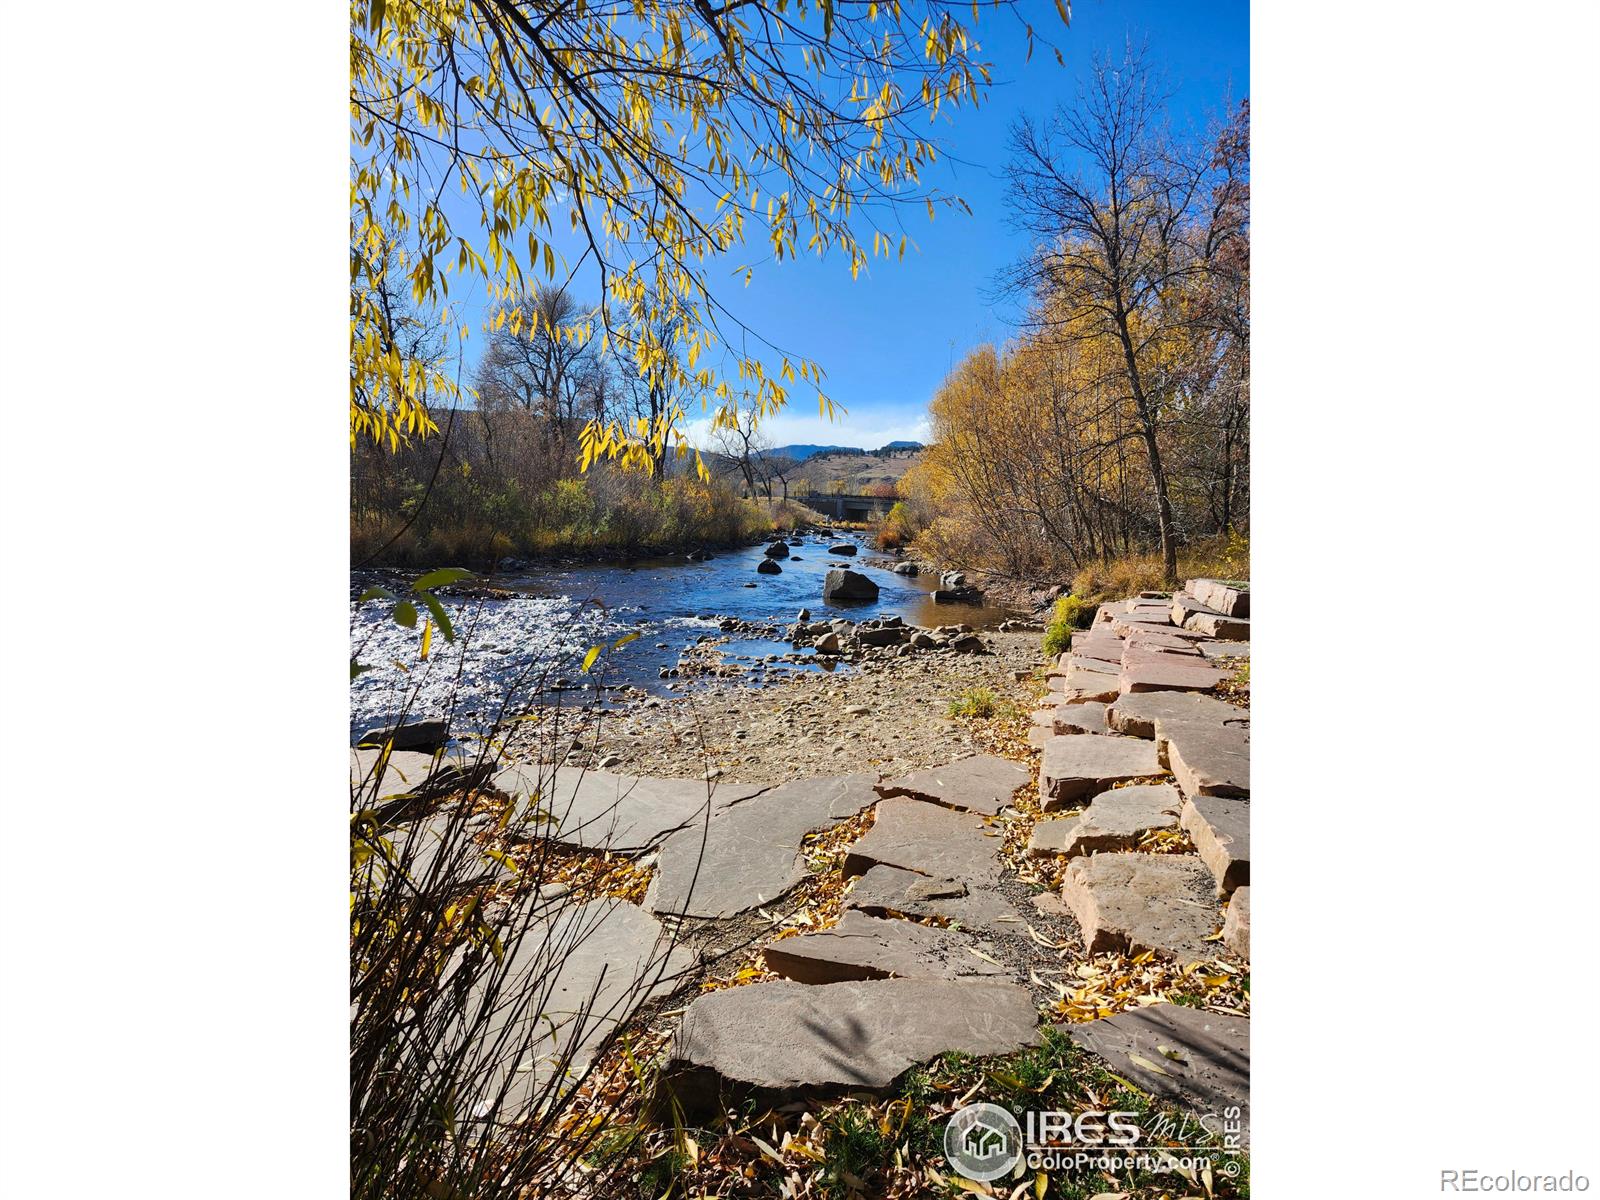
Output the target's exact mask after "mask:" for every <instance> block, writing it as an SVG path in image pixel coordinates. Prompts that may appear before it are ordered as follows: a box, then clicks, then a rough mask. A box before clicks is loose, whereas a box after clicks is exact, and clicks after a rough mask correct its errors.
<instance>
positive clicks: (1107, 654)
mask: <svg viewBox="0 0 1600 1200" xmlns="http://www.w3.org/2000/svg"><path fill="white" fill-rule="evenodd" d="M1122 647H1123V641H1122V639H1121V638H1119V637H1116V636H1115V635H1113V634H1109V633H1106V634H1100V633H1096V634H1094V635H1092V636H1090V637H1087V638H1084V639H1083V640H1082V641H1079V640H1077V639H1076V638H1074V639H1073V642H1072V653H1071V654H1063V655H1062V656H1061V658H1060V660H1059V661H1060V663H1061V666H1062V668H1063V669H1065V668H1066V666H1067V664H1068V661H1069V660H1071V659H1074V658H1077V659H1085V658H1086V659H1090V660H1091V661H1095V662H1104V663H1105V664H1106V666H1107V667H1109V668H1113V669H1114V668H1115V667H1117V666H1119V665H1121V663H1122Z"/></svg>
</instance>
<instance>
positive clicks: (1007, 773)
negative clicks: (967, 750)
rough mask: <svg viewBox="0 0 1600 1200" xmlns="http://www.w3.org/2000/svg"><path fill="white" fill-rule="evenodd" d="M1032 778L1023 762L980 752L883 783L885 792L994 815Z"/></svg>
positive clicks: (946, 806) (947, 806) (879, 788)
mask: <svg viewBox="0 0 1600 1200" xmlns="http://www.w3.org/2000/svg"><path fill="white" fill-rule="evenodd" d="M1031 778H1032V773H1031V772H1030V771H1029V770H1028V769H1027V768H1026V767H1023V766H1022V765H1020V764H1019V763H1014V762H1012V761H1010V760H1009V759H1005V758H997V757H996V756H994V755H992V754H979V755H977V756H975V757H973V758H962V759H957V760H956V761H955V762H953V763H949V764H947V765H945V766H942V767H927V768H924V769H923V770H920V771H913V772H911V774H909V775H902V776H901V777H900V778H899V779H893V780H890V781H889V782H888V783H880V784H879V785H878V792H879V794H880V795H882V796H886V797H887V796H911V797H914V798H915V799H918V800H926V801H928V802H929V803H930V804H941V805H943V806H944V807H945V808H955V809H961V810H963V811H965V812H979V813H987V814H988V815H990V816H993V815H994V814H995V813H997V812H999V811H1000V810H1001V809H1002V808H1004V807H1005V806H1006V805H1008V804H1010V803H1011V797H1012V795H1013V793H1015V792H1016V790H1017V789H1018V788H1019V787H1022V786H1023V785H1024V784H1026V783H1027V782H1028V781H1029V780H1030V779H1031Z"/></svg>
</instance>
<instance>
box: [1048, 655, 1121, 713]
mask: <svg viewBox="0 0 1600 1200" xmlns="http://www.w3.org/2000/svg"><path fill="white" fill-rule="evenodd" d="M1107 665H1109V664H1107ZM1121 688H1122V681H1121V678H1120V677H1119V676H1117V675H1111V674H1107V673H1106V672H1104V671H1086V670H1084V669H1083V668H1082V667H1073V668H1071V669H1070V670H1069V671H1068V672H1067V675H1066V678H1065V679H1064V680H1062V682H1061V687H1060V689H1059V690H1060V692H1061V694H1062V695H1063V696H1065V697H1066V699H1067V702H1068V703H1069V704H1077V703H1081V702H1083V701H1085V700H1094V701H1099V702H1102V703H1103V702H1105V701H1108V700H1115V699H1116V698H1117V696H1118V695H1119V694H1120V693H1121Z"/></svg>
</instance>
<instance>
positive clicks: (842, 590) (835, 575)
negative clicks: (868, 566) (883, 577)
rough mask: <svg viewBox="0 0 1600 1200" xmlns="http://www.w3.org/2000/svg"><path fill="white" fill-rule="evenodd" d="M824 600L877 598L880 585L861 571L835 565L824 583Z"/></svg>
mask: <svg viewBox="0 0 1600 1200" xmlns="http://www.w3.org/2000/svg"><path fill="white" fill-rule="evenodd" d="M822 598H823V599H824V600H876V599H877V598H878V585H877V584H875V583H873V582H872V580H870V579H868V578H867V577H866V576H865V575H863V574H861V573H860V572H859V571H851V570H848V569H847V568H844V567H835V568H834V569H833V570H831V571H829V572H828V577H827V579H825V580H824V581H823V584H822Z"/></svg>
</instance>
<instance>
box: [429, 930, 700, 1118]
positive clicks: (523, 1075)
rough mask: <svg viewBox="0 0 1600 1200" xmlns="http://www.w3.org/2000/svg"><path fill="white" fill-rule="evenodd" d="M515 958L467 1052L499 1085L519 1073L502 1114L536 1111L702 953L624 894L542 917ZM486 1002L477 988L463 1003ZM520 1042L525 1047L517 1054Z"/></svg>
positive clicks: (471, 1006)
mask: <svg viewBox="0 0 1600 1200" xmlns="http://www.w3.org/2000/svg"><path fill="white" fill-rule="evenodd" d="M507 957H508V962H507V964H506V968H505V970H506V974H505V977H504V981H503V984H502V987H501V989H500V991H499V994H498V996H497V998H496V1000H495V1008H494V1009H493V1010H492V1011H491V1012H490V1013H489V1014H488V1016H487V1018H486V1020H485V1022H484V1024H483V1025H482V1026H481V1027H480V1028H479V1029H478V1030H477V1031H476V1037H475V1038H474V1041H473V1044H472V1045H470V1046H468V1047H467V1048H466V1049H465V1051H464V1054H465V1055H466V1064H467V1065H466V1067H464V1069H466V1070H468V1073H469V1074H471V1073H473V1067H476V1069H477V1070H481V1071H482V1072H483V1073H484V1074H485V1076H486V1077H487V1078H488V1079H489V1080H490V1081H491V1083H490V1085H489V1088H488V1090H489V1091H490V1092H492V1091H493V1090H494V1087H495V1086H496V1085H497V1084H498V1083H499V1082H500V1081H503V1080H504V1079H506V1077H507V1076H510V1078H511V1083H510V1085H509V1090H508V1093H507V1096H506V1101H505V1103H504V1105H503V1106H502V1108H501V1111H500V1119H501V1120H502V1121H506V1120H510V1119H514V1118H516V1117H517V1116H522V1115H532V1114H531V1113H526V1112H525V1111H523V1110H524V1109H525V1107H526V1106H527V1105H528V1104H529V1102H530V1101H532V1100H534V1099H536V1098H537V1096H538V1092H539V1089H540V1088H542V1087H543V1085H544V1084H545V1082H546V1081H548V1080H550V1079H552V1078H554V1077H557V1076H561V1077H565V1078H566V1079H568V1080H572V1081H576V1079H577V1078H578V1077H580V1076H581V1075H582V1074H583V1072H584V1070H585V1069H586V1068H587V1067H588V1065H589V1064H590V1062H592V1061H593V1059H594V1056H595V1054H596V1053H597V1052H598V1051H599V1050H600V1048H601V1047H602V1046H604V1045H605V1043H606V1041H607V1040H608V1039H609V1038H610V1037H611V1036H612V1035H613V1034H614V1033H615V1032H616V1030H617V1028H618V1027H619V1026H620V1025H621V1024H622V1023H623V1022H625V1021H626V1020H627V1019H628V1018H629V1017H630V1016H632V1014H633V1012H634V1011H635V1010H636V1009H637V1008H638V1007H639V1006H640V1005H641V1004H643V1003H645V1002H646V1001H647V1000H651V999H654V998H656V997H657V996H660V995H664V994H666V993H667V992H670V991H671V990H672V989H673V988H675V987H677V986H678V985H679V984H680V983H681V982H682V980H683V978H684V977H685V976H686V975H687V974H688V973H690V972H692V971H693V970H694V968H695V961H696V960H695V956H694V955H693V954H692V953H691V952H690V951H689V950H687V949H686V948H684V947H682V946H675V945H673V944H672V941H671V939H670V938H669V937H668V936H667V935H665V934H664V933H663V932H662V929H661V924H660V922H658V921H657V920H656V919H655V918H654V917H652V916H650V915H649V914H648V913H646V912H644V911H642V910H641V909H639V908H637V907H636V906H634V905H632V904H628V903H626V902H625V901H621V900H591V901H589V902H587V903H584V904H577V905H573V906H570V907H564V908H562V909H561V910H560V911H559V912H558V913H556V914H555V915H554V916H553V917H551V918H550V919H549V920H545V921H540V922H537V923H535V924H534V925H532V926H531V927H530V928H529V929H528V930H527V932H525V933H524V934H523V936H522V937H521V938H520V939H518V940H517V941H516V942H515V944H514V945H512V946H509V947H507ZM482 1003H483V999H482V997H481V994H480V993H479V992H478V990H477V989H476V988H475V989H474V990H473V992H472V993H471V995H470V997H469V999H468V1001H467V1004H466V1006H465V1008H464V1010H463V1011H464V1012H465V1013H467V1014H468V1015H469V1016H474V1017H475V1016H476V1015H477V1013H478V1011H479V1009H480V1007H481V1005H482ZM449 1037H450V1035H449V1033H448V1032H447V1033H446V1034H445V1040H446V1044H447V1045H448V1044H451V1043H450V1042H449ZM455 1044H457V1045H459V1041H457V1042H456V1043H455ZM518 1050H522V1051H524V1054H523V1056H522V1057H521V1058H520V1059H519V1060H516V1061H511V1059H512V1057H513V1055H515V1054H516V1052H517V1051H518Z"/></svg>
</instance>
